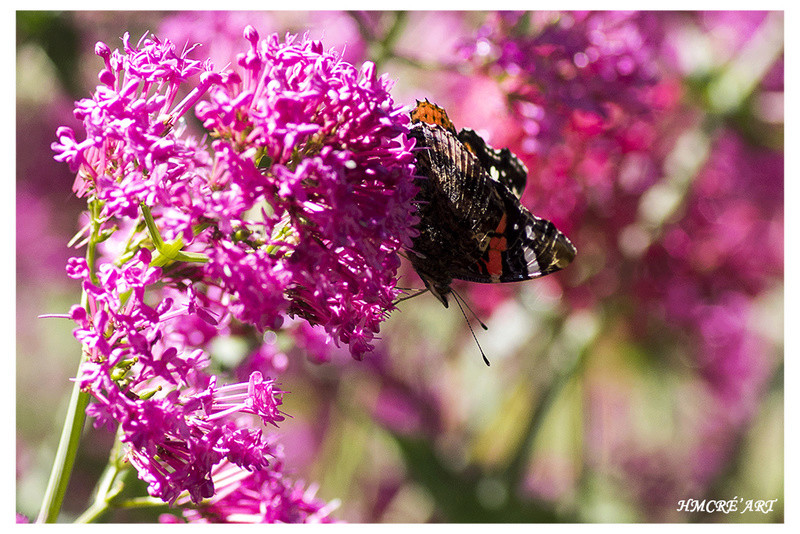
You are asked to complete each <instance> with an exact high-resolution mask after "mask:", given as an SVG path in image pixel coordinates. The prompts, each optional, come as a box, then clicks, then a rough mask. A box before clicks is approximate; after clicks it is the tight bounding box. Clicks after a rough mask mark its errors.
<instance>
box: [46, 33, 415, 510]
mask: <svg viewBox="0 0 800 534" xmlns="http://www.w3.org/2000/svg"><path fill="white" fill-rule="evenodd" d="M244 34H245V38H246V40H247V42H248V43H249V45H250V46H249V50H247V51H246V52H244V53H242V54H240V55H239V56H238V58H237V64H238V67H239V71H238V72H237V71H236V70H230V71H226V72H223V73H218V72H215V71H214V70H213V66H212V65H211V63H210V62H208V61H206V62H200V61H197V60H192V59H190V58H189V54H190V52H192V48H188V49H186V50H184V51H183V52H181V53H178V52H176V50H175V48H174V46H173V45H172V44H171V43H170V42H169V41H160V40H158V39H157V38H155V37H150V38H143V39H142V41H140V43H139V44H138V45H136V46H133V45H132V44H131V43H130V41H129V38H128V36H127V35H126V36H125V37H124V38H123V45H124V50H123V52H120V51H116V50H115V51H113V52H112V51H111V50H110V49H109V47H107V46H106V45H104V44H102V43H100V44H98V45H97V47H96V53H97V54H98V55H99V56H100V57H101V58H103V60H104V63H105V68H104V69H103V70H102V71H101V73H100V76H99V80H100V85H99V86H98V88H97V90H96V92H95V94H94V96H93V97H92V98H88V99H84V100H81V101H80V102H78V104H77V106H76V109H75V114H76V116H77V117H78V118H79V119H81V120H82V121H83V124H84V127H85V130H86V137H85V139H84V140H82V141H79V140H78V139H77V137H76V135H75V132H74V131H72V130H70V129H68V128H60V129H59V131H58V138H59V141H58V142H57V143H54V144H53V149H54V150H55V152H56V153H57V155H56V159H57V160H59V161H64V162H66V163H68V164H69V165H70V168H71V169H72V170H73V171H75V172H77V177H76V180H75V186H74V189H75V192H76V193H77V194H78V195H79V196H82V197H86V198H87V200H88V205H89V211H88V215H89V218H90V223H89V224H88V225H87V227H86V229H85V231H86V232H87V236H86V239H85V242H88V243H89V246H90V247H96V249H97V250H98V251H99V252H100V253H101V254H100V255H99V256H98V257H95V256H94V254H92V255H90V256H87V257H90V258H92V259H91V260H90V261H89V262H87V260H84V259H79V258H73V259H71V260H70V262H69V265H68V268H67V271H68V274H69V276H70V277H72V278H74V279H77V280H81V281H82V283H83V289H84V294H85V296H86V304H85V306H77V305H76V306H74V307H73V308H72V310H71V313H70V316H71V318H72V319H73V320H74V321H75V322H76V323H77V328H76V329H75V337H76V338H77V339H78V340H79V341H80V342H81V343H82V345H83V347H84V352H85V362H84V364H83V365H82V366H81V369H80V374H79V376H78V381H79V382H80V384H81V387H82V389H84V390H86V391H89V392H91V394H92V396H93V397H94V401H95V402H94V403H93V404H91V405H90V407H89V408H88V409H87V413H88V414H89V415H90V416H92V417H94V419H95V425H96V426H101V425H105V426H108V427H109V428H113V427H114V426H116V425H119V428H120V439H121V441H122V442H123V443H125V444H126V445H127V446H128V447H129V452H128V454H127V458H128V459H129V461H130V463H131V464H132V465H133V466H134V467H135V468H136V469H137V471H138V473H139V476H140V478H142V479H143V480H145V481H146V482H147V483H148V484H149V488H148V490H149V492H150V493H151V495H153V496H157V497H160V498H162V499H163V500H165V501H166V502H168V503H170V504H174V503H176V502H178V501H181V502H184V501H187V500H191V501H194V502H200V501H201V500H203V499H209V498H212V497H213V498H214V500H213V501H211V503H210V504H209V505H208V506H207V507H206V508H205V510H206V511H208V510H212V509H213V514H214V515H215V517H221V516H224V515H225V514H224V513H223V512H221V511H220V508H221V507H225V506H231V507H236V508H241V507H242V506H245V505H244V504H242V503H243V502H244V501H243V499H244V500H245V501H247V502H249V503H250V506H251V507H252V508H253V509H254V510H260V512H259V513H261V519H262V520H269V521H273V520H274V521H303V520H309V521H311V520H321V519H324V518H325V517H326V516H327V511H328V510H330V507H327V506H326V505H324V503H320V502H319V501H318V500H316V499H314V498H313V492H303V491H300V492H299V493H298V491H299V490H298V487H297V486H295V485H294V484H293V483H291V481H290V480H289V479H288V478H286V477H285V476H284V475H283V474H282V473H281V472H280V471H281V465H282V462H274V461H273V459H274V458H275V456H276V452H275V451H276V448H275V445H274V444H273V443H272V442H271V441H270V440H269V439H267V438H265V437H264V436H263V434H262V430H261V429H258V428H257V427H255V426H253V425H252V421H250V419H252V418H253V416H257V417H258V418H260V419H261V422H262V423H264V424H273V425H274V424H277V423H278V422H280V421H282V420H283V417H284V416H283V413H282V412H281V410H280V405H281V402H282V396H283V392H282V391H281V390H280V388H279V387H278V386H277V384H276V383H275V381H274V379H271V378H264V377H263V376H262V373H261V372H259V371H257V370H256V371H253V372H252V373H250V375H249V379H247V381H245V382H241V383H239V384H233V385H224V386H223V385H220V384H219V383H218V382H219V379H218V378H217V377H216V376H213V375H210V374H207V373H206V371H205V368H206V367H207V366H208V365H209V362H208V358H207V356H206V354H205V352H204V351H203V350H202V348H203V346H204V345H205V343H206V342H207V341H208V340H209V339H210V338H212V337H214V336H215V335H217V334H219V333H222V332H223V329H226V328H229V327H230V325H231V316H233V317H235V318H236V319H237V320H238V321H239V322H240V323H242V324H243V325H246V326H250V327H255V328H256V329H258V330H261V331H263V330H267V329H269V330H277V329H279V328H280V327H281V325H282V324H283V323H284V320H285V318H286V317H287V316H296V317H299V318H302V319H304V320H306V321H307V322H308V323H310V324H312V325H321V326H322V327H324V331H325V332H326V334H327V336H328V339H333V340H334V341H335V342H336V344H337V345H338V344H339V343H344V344H346V345H347V346H348V347H349V349H350V352H351V354H352V355H353V356H354V357H356V358H361V357H362V356H363V355H364V354H365V353H367V352H369V351H370V350H372V348H373V346H372V343H373V339H374V337H375V335H376V334H377V332H378V331H379V326H380V323H381V321H383V320H384V318H385V317H386V316H387V314H388V313H389V311H390V310H392V309H393V301H394V300H395V298H396V297H397V296H398V295H399V290H398V289H396V288H395V284H396V282H397V274H396V272H397V269H398V267H399V264H400V261H399V258H398V252H399V250H400V249H401V248H403V247H405V246H408V245H409V244H410V243H411V238H412V237H413V236H414V233H415V231H416V230H415V229H414V228H413V226H414V224H415V223H416V219H415V217H414V216H413V205H412V199H413V197H414V195H415V193H416V188H415V186H414V176H413V171H414V158H413V155H412V153H411V149H412V146H413V142H412V141H409V140H408V139H407V137H406V135H405V134H406V133H407V130H406V123H407V121H408V118H407V115H406V114H405V113H404V111H403V109H402V108H401V107H399V106H397V105H395V104H394V102H393V101H392V98H391V96H390V94H389V88H390V86H391V83H390V82H389V80H388V79H387V78H386V77H385V76H382V77H378V76H377V75H376V73H375V68H374V65H372V64H371V63H366V64H365V65H364V66H363V68H361V69H357V68H355V67H353V66H352V65H350V64H349V63H346V62H344V61H343V60H341V59H340V57H339V56H338V55H337V54H336V53H334V52H332V51H330V52H326V51H325V50H324V49H323V48H322V44H321V43H319V42H318V41H310V40H307V39H305V38H302V39H301V38H297V37H294V36H288V37H287V38H286V39H285V40H280V39H279V38H278V37H277V36H276V35H272V36H269V37H268V38H267V39H264V40H260V39H259V36H258V34H257V33H256V32H255V30H253V28H251V27H248V28H246V29H245V32H244ZM198 77H199V81H196V82H191V80H192V79H194V78H198ZM187 86H188V88H187ZM179 94H186V96H185V97H184V99H183V100H181V101H180V102H178V103H177V104H176V100H177V95H179ZM192 109H195V110H196V114H197V116H198V117H199V119H200V120H201V121H202V123H203V126H204V127H205V129H206V131H207V132H208V134H207V137H208V139H202V140H198V139H197V138H195V137H192V136H191V135H189V133H188V128H187V126H186V124H185V121H184V115H185V114H186V113H187V112H188V111H190V110H192ZM152 302H157V304H154V305H151V304H150V303H152ZM193 325H194V326H193ZM197 326H199V328H196V327H197ZM223 462H224V465H226V466H227V467H225V469H224V471H225V473H227V475H225V476H224V477H223V479H224V480H225V487H226V489H225V491H224V494H220V493H218V492H217V487H216V486H217V479H216V478H215V477H217V475H218V474H219V472H220V465H222V463H223ZM231 472H234V473H239V474H234V476H233V478H231ZM231 480H236V481H238V482H239V483H240V484H239V486H236V487H232V486H231V485H230V481H231ZM234 501H235V502H234ZM209 513H211V512H209ZM231 514H232V515H235V514H234V513H233V512H231ZM201 515H202V514H201ZM196 516H197V514H195V516H193V517H191V518H189V519H192V520H195V519H197V517H196Z"/></svg>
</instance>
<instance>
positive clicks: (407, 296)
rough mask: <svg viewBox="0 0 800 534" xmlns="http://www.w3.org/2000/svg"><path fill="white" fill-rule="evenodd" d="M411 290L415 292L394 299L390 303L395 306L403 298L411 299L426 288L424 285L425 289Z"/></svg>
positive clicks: (425, 290)
mask: <svg viewBox="0 0 800 534" xmlns="http://www.w3.org/2000/svg"><path fill="white" fill-rule="evenodd" d="M411 291H416V293H412V294H410V295H405V296H403V297H400V298H398V299H395V301H394V302H392V305H393V306H397V305H398V304H399V303H401V302H403V301H404V300H408V299H413V298H414V297H418V296H420V295H422V294H423V293H425V292H427V291H428V288H427V287H426V288H425V289H412V290H411Z"/></svg>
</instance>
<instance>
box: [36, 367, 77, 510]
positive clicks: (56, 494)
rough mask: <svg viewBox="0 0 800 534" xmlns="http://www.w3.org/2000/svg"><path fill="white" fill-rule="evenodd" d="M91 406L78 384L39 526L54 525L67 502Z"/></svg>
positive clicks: (75, 386)
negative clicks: (88, 407) (82, 432)
mask: <svg viewBox="0 0 800 534" xmlns="http://www.w3.org/2000/svg"><path fill="white" fill-rule="evenodd" d="M81 363H83V358H81ZM88 404H89V394H88V393H84V392H82V391H81V388H80V383H79V382H77V381H76V382H75V385H74V386H73V388H72V395H71V397H70V399H69V408H68V410H67V417H66V420H65V421H64V428H63V429H62V431H61V440H60V442H59V444H58V451H57V452H56V458H55V461H54V462H53V470H52V472H51V473H50V481H49V482H48V484H47V490H46V491H45V494H44V500H43V501H42V508H41V510H40V512H39V517H38V518H37V519H36V522H37V523H55V522H56V520H57V519H58V514H59V512H60V511H61V504H62V503H63V502H64V495H65V494H66V492H67V485H68V484H69V477H70V475H71V474H72V466H73V465H74V464H75V456H76V455H77V453H78V444H79V443H80V439H81V430H82V429H83V422H84V420H85V419H86V406H87V405H88Z"/></svg>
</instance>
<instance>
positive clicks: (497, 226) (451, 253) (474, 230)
mask: <svg viewBox="0 0 800 534" xmlns="http://www.w3.org/2000/svg"><path fill="white" fill-rule="evenodd" d="M465 131H467V130H462V133H463V132H465ZM467 132H471V130H469V131H467ZM473 133H474V132H473ZM459 135H460V134H459ZM411 136H412V137H414V138H415V139H416V141H417V146H418V147H420V148H419V152H418V153H417V172H418V173H419V174H421V175H423V176H425V177H426V179H423V180H421V181H420V193H419V194H418V195H417V199H418V200H419V201H420V204H419V208H418V209H419V211H418V214H419V216H420V220H421V221H422V223H421V224H420V227H419V229H420V235H419V236H418V237H417V239H416V240H415V241H414V250H413V251H412V256H411V260H412V264H413V265H414V267H415V269H416V270H417V272H418V273H419V274H420V275H421V276H422V278H423V279H427V281H431V282H433V283H434V285H435V286H436V287H438V289H439V293H442V292H446V291H447V286H448V285H449V282H450V280H451V279H452V278H457V279H462V280H468V281H473V282H483V283H496V282H513V281H519V280H528V279H531V278H536V277H538V276H543V275H545V274H549V273H551V272H554V271H556V270H559V269H561V268H563V267H565V266H566V265H567V264H568V263H569V262H570V261H571V260H572V258H573V257H574V256H575V248H574V247H573V246H572V244H571V243H570V242H569V240H567V238H566V237H565V236H563V234H561V233H560V232H559V231H558V230H556V228H555V226H553V224H552V223H550V222H549V221H545V220H544V219H540V218H538V217H535V216H533V215H532V214H531V213H530V212H528V210H526V209H525V208H524V207H523V206H522V205H521V204H520V203H519V200H518V199H517V198H516V197H515V196H514V194H513V193H512V192H511V191H510V190H509V189H508V188H507V187H506V186H505V185H504V184H503V182H502V181H500V180H497V181H496V180H493V179H492V178H491V176H490V175H489V173H488V172H487V170H486V167H485V165H484V164H483V162H482V161H481V160H480V159H479V155H478V154H483V156H484V157H485V158H490V159H491V161H498V158H507V157H508V154H510V156H512V157H513V158H514V159H515V160H516V157H515V156H513V154H511V153H510V152H509V151H508V150H505V152H507V154H505V153H504V152H503V151H494V150H493V149H492V152H489V151H487V147H486V144H485V143H483V140H481V139H480V137H478V136H477V134H476V135H475V138H476V139H477V140H475V139H472V137H471V134H469V133H467V134H466V138H467V141H468V142H471V143H472V144H471V145H470V146H471V148H476V147H477V149H476V151H477V154H476V153H475V152H473V151H472V150H471V148H470V149H468V147H467V146H466V145H465V144H464V143H463V142H462V141H461V140H460V139H459V138H458V137H456V136H455V135H453V134H452V133H451V132H450V131H446V130H445V129H443V128H441V127H439V126H435V125H429V124H416V125H414V126H412V128H411ZM491 161H490V163H491ZM517 162H518V160H517ZM502 165H503V164H501V166H502ZM513 167H514V165H513V164H512V165H511V167H510V168H512V170H511V171H510V172H506V173H501V174H500V175H499V176H502V177H503V180H506V179H509V180H511V181H513V182H514V183H517V184H518V185H519V183H520V180H522V186H524V178H525V176H526V173H525V172H524V166H523V165H522V164H521V163H519V166H518V167H517V168H513ZM520 176H521V177H522V178H520ZM426 283H427V282H426Z"/></svg>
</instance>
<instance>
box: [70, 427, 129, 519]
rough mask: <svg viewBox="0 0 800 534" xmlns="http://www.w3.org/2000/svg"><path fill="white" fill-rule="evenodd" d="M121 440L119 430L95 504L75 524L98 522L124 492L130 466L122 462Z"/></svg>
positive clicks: (98, 484) (100, 481) (96, 492)
mask: <svg viewBox="0 0 800 534" xmlns="http://www.w3.org/2000/svg"><path fill="white" fill-rule="evenodd" d="M119 438H120V431H119V429H117V438H116V440H114V446H113V447H112V448H111V452H110V453H109V455H108V463H107V464H106V467H105V469H104V470H103V474H102V475H101V476H100V480H99V481H98V482H97V487H96V488H95V492H94V494H95V497H94V502H93V503H92V505H91V506H90V507H89V508H88V509H87V510H86V511H85V512H83V513H82V514H81V515H80V517H78V519H76V520H75V523H79V524H80V523H94V522H96V521H97V520H98V519H99V518H100V517H101V516H102V515H103V514H104V513H106V512H107V511H108V509H109V507H110V506H111V504H112V502H113V500H114V498H115V497H117V495H119V494H120V492H121V491H122V488H123V486H124V483H123V479H124V476H125V475H126V474H127V471H128V469H129V467H130V464H125V463H123V462H122V457H123V454H122V442H121V441H120V439H119ZM120 475H122V476H120Z"/></svg>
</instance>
